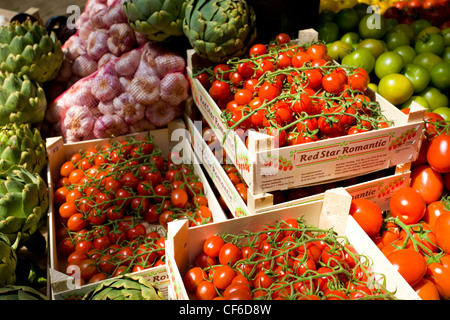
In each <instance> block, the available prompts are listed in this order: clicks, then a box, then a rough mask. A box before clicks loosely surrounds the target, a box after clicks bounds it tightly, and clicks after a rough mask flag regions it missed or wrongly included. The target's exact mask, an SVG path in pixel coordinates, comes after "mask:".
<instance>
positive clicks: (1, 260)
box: [0, 233, 18, 288]
mask: <svg viewBox="0 0 450 320" xmlns="http://www.w3.org/2000/svg"><path fill="white" fill-rule="evenodd" d="M17 243H18V241H16V242H15V243H14V245H12V246H11V242H10V241H9V239H8V237H7V236H6V235H4V234H2V233H0V288H1V287H4V286H6V285H10V284H14V283H16V267H17V254H16V249H17Z"/></svg>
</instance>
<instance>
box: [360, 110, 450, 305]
mask: <svg viewBox="0 0 450 320" xmlns="http://www.w3.org/2000/svg"><path fill="white" fill-rule="evenodd" d="M424 120H425V135H424V140H423V143H422V147H421V150H420V154H419V157H418V159H417V160H416V161H415V162H413V163H412V169H411V179H410V184H409V186H408V187H404V188H401V189H398V190H396V191H395V192H394V193H393V194H392V196H391V199H390V202H389V211H388V212H386V213H384V215H383V216H382V214H381V211H380V209H379V208H377V207H376V206H374V205H373V204H371V205H370V204H367V203H362V201H364V200H357V201H359V202H356V203H355V204H353V211H352V213H355V212H356V211H359V214H357V215H356V216H355V220H357V221H358V223H359V224H360V225H361V227H362V228H363V229H365V231H366V232H367V234H368V235H369V236H371V237H372V239H373V240H374V242H375V243H376V244H377V246H378V247H379V248H380V249H381V251H382V252H383V253H384V255H385V256H386V257H387V258H388V260H390V261H391V263H392V264H393V265H394V266H395V267H396V268H397V269H398V271H399V273H400V274H401V275H402V276H403V277H404V278H405V280H406V281H407V282H408V283H409V284H410V285H411V286H412V288H413V289H414V290H415V291H416V292H417V294H418V295H419V296H420V297H421V298H422V299H424V300H439V299H450V198H449V193H448V192H449V191H450V135H449V131H448V130H449V127H450V124H449V123H446V122H445V121H444V119H443V118H442V117H441V116H440V115H438V114H435V113H432V112H430V113H426V114H425V119H424ZM354 202H355V200H354ZM367 202H368V201H367Z"/></svg>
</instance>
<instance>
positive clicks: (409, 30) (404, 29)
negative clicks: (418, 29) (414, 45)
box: [390, 23, 416, 41]
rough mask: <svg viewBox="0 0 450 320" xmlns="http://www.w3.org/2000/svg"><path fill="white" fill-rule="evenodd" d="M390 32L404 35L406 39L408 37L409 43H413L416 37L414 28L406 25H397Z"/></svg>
mask: <svg viewBox="0 0 450 320" xmlns="http://www.w3.org/2000/svg"><path fill="white" fill-rule="evenodd" d="M390 32H398V33H403V34H404V35H405V36H406V37H408V39H409V41H413V40H414V38H415V37H416V34H415V32H414V29H413V27H411V26H410V25H409V24H406V23H400V24H398V25H396V26H395V27H394V28H392V30H391V31H390Z"/></svg>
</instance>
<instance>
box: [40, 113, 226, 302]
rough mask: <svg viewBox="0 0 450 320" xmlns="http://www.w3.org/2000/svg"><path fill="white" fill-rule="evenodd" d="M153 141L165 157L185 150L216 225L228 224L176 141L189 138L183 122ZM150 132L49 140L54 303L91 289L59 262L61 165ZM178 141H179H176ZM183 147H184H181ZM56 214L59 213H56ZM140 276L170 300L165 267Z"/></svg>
mask: <svg viewBox="0 0 450 320" xmlns="http://www.w3.org/2000/svg"><path fill="white" fill-rule="evenodd" d="M150 133H151V135H152V136H153V138H154V142H155V144H156V145H157V146H158V147H159V148H160V149H161V151H162V155H163V156H165V157H166V156H167V155H168V154H169V153H170V152H171V151H172V150H173V149H174V148H177V147H180V146H181V147H183V155H184V156H185V157H186V158H185V159H183V161H186V162H185V163H193V165H194V170H195V171H194V172H195V173H196V175H198V176H199V178H200V180H201V182H202V183H203V186H204V188H205V196H206V197H207V199H208V206H209V208H210V209H211V211H212V213H213V221H214V222H220V221H224V220H227V217H226V215H225V213H224V212H223V210H222V208H221V206H220V204H219V202H218V201H217V198H216V197H215V195H214V192H213V190H212V189H211V186H210V185H209V183H208V180H207V178H206V176H205V174H204V173H203V171H202V169H201V167H200V166H199V164H198V163H199V161H198V160H195V154H194V151H193V150H192V148H191V147H190V145H188V144H186V142H187V139H181V142H179V141H178V140H177V139H178V138H179V137H180V136H182V135H183V134H186V130H185V125H184V123H183V121H182V120H175V121H173V122H171V123H170V124H169V126H168V127H167V128H164V129H158V130H154V131H150ZM147 134H148V132H141V133H135V134H130V135H126V136H121V137H117V138H116V139H96V140H88V141H82V142H76V143H69V144H64V142H63V138H62V137H55V138H48V139H47V153H48V158H49V165H48V171H47V178H48V181H49V199H50V208H49V242H50V245H49V278H50V279H49V291H50V292H51V296H52V298H53V299H55V300H62V299H69V298H71V299H74V298H77V297H80V296H81V295H82V294H84V293H85V292H86V291H87V290H88V289H89V288H90V287H91V286H88V285H83V286H81V285H80V282H79V281H76V279H75V278H74V277H70V276H68V275H66V274H65V270H66V267H67V263H66V262H65V261H63V260H60V259H58V256H57V245H56V235H55V231H56V230H55V217H56V216H55V215H56V214H57V211H55V204H54V201H53V198H54V197H53V195H54V192H55V190H56V189H55V183H56V182H57V181H58V179H59V168H60V167H61V165H62V164H63V163H64V162H65V161H67V160H69V159H70V157H71V155H72V154H74V153H76V152H80V150H81V151H82V150H86V149H87V148H89V147H99V146H103V145H106V144H107V143H110V142H111V141H113V140H118V141H122V140H124V139H125V138H126V137H130V136H132V137H133V138H135V139H136V140H139V139H143V138H144V137H146V136H147ZM174 137H176V138H177V139H174ZM180 143H181V144H180ZM55 212H56V213H55ZM147 227H148V228H149V229H154V228H158V227H159V228H162V227H161V226H160V225H148V226H147ZM139 274H143V275H145V276H146V277H148V278H149V280H150V281H152V282H153V283H155V284H156V285H158V287H159V288H160V290H161V291H162V292H163V293H164V295H165V296H166V297H167V286H168V283H169V280H168V277H167V272H166V268H165V267H164V266H159V267H153V268H149V269H146V270H144V271H142V272H139Z"/></svg>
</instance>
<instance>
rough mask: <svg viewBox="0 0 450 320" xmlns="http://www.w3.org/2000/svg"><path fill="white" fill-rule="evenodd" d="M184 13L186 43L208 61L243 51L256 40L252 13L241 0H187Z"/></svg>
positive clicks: (219, 60) (241, 53)
mask: <svg viewBox="0 0 450 320" xmlns="http://www.w3.org/2000/svg"><path fill="white" fill-rule="evenodd" d="M185 15H186V16H185V19H184V21H183V32H184V34H185V35H186V37H187V38H188V40H189V43H190V44H191V46H192V48H193V49H194V50H195V52H196V53H197V54H198V55H199V56H200V57H202V58H207V59H209V60H211V61H212V62H215V63H219V62H223V61H225V60H227V59H229V58H232V57H239V56H242V55H244V54H246V53H247V50H248V48H249V47H250V45H252V44H253V42H254V41H255V39H256V35H257V34H256V15H255V13H254V11H253V8H252V7H251V6H250V5H248V4H247V3H246V2H245V1H244V0H189V1H188V3H187V5H186V13H185Z"/></svg>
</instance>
